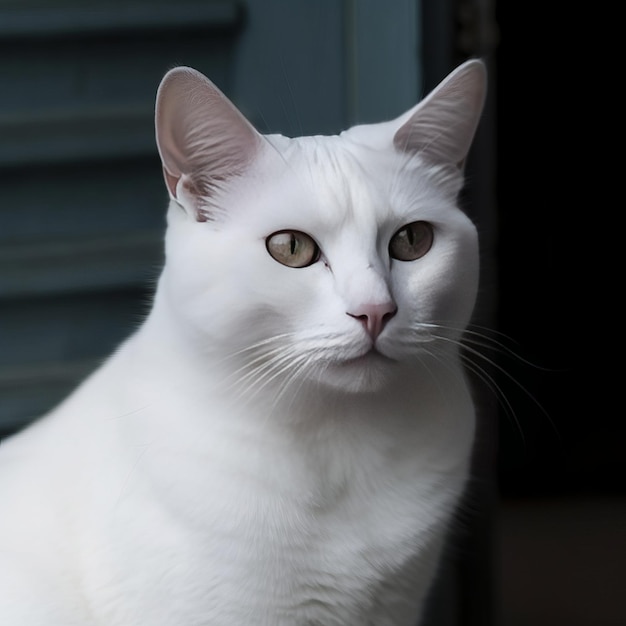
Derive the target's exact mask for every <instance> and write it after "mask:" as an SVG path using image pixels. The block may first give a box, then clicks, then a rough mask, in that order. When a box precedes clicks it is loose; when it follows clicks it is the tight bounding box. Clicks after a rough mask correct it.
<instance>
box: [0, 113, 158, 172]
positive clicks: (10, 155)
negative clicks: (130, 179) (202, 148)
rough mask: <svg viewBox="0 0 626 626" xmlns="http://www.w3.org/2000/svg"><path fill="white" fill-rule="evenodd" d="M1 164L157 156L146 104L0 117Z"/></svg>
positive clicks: (150, 115)
mask: <svg viewBox="0 0 626 626" xmlns="http://www.w3.org/2000/svg"><path fill="white" fill-rule="evenodd" d="M0 137H1V138H2V140H1V141H0V167H1V166H6V165H12V166H14V165H25V164H28V165H31V164H36V163H41V162H50V161H52V162H59V161H67V160H81V159H84V158H91V159H93V158H110V157H125V156H143V155H147V154H151V153H155V154H156V144H155V141H154V122H153V111H152V109H149V108H146V107H136V108H130V107H126V108H114V107H110V108H107V109H102V110H72V109H66V110H62V111H50V112H46V113H36V114H19V113H13V114H3V115H0Z"/></svg>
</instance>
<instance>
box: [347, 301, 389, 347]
mask: <svg viewBox="0 0 626 626" xmlns="http://www.w3.org/2000/svg"><path fill="white" fill-rule="evenodd" d="M397 312H398V307H397V306H396V305H395V303H394V302H385V303H383V304H366V305H363V306H362V307H360V310H359V312H358V313H348V315H349V316H350V317H353V318H354V319H357V320H359V322H361V323H362V324H363V326H364V327H365V330H366V331H367V333H368V334H369V336H370V337H371V338H372V340H373V341H376V339H377V337H378V335H380V333H382V332H383V328H385V326H386V324H387V322H388V321H389V320H390V319H391V318H392V317H393V316H394V315H395V314H396V313H397Z"/></svg>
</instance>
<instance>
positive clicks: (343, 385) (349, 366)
mask: <svg viewBox="0 0 626 626" xmlns="http://www.w3.org/2000/svg"><path fill="white" fill-rule="evenodd" d="M398 366H399V364H398V362H397V361H395V360H393V359H391V358H389V357H387V356H385V355H383V354H381V353H380V352H378V351H377V350H370V351H369V352H367V353H365V354H362V355H360V356H357V357H353V358H349V359H345V360H342V361H337V362H333V363H330V364H328V365H327V367H326V368H325V369H324V371H323V372H322V374H321V375H320V377H319V381H320V383H322V384H324V385H327V386H330V387H332V388H333V389H336V390H341V391H347V392H349V393H368V392H369V393H372V392H376V391H380V390H381V389H384V388H385V387H386V386H388V385H389V384H390V383H391V381H392V380H394V378H395V377H396V375H397V368H398Z"/></svg>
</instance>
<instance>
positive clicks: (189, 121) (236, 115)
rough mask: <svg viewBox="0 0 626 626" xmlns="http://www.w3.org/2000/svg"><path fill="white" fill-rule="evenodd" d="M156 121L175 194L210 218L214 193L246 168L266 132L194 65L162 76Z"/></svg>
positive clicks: (200, 218)
mask: <svg viewBox="0 0 626 626" xmlns="http://www.w3.org/2000/svg"><path fill="white" fill-rule="evenodd" d="M155 125H156V140H157V146H158V149H159V154H160V156H161V162H162V164H163V174H164V177H165V184H166V185H167V189H168V191H169V193H170V195H171V196H172V198H174V199H176V200H177V202H178V203H179V204H181V205H183V207H185V208H188V209H191V210H193V211H194V212H195V217H196V219H197V220H198V221H206V219H207V218H208V217H209V215H208V212H210V210H209V209H207V207H208V206H209V205H210V198H211V196H212V195H213V194H214V193H215V191H216V189H217V188H219V186H220V185H221V184H223V183H224V181H227V180H228V179H230V178H231V177H233V176H236V175H238V174H241V173H242V172H243V171H244V170H245V169H246V167H247V166H248V165H249V164H250V162H251V161H252V160H253V159H254V157H255V155H256V154H257V151H258V150H259V146H260V144H261V142H262V136H261V135H260V133H258V132H257V131H256V130H255V129H254V127H253V126H252V125H251V124H250V122H248V120H247V119H246V118H245V117H244V116H243V115H242V114H241V113H240V112H239V110H238V109H237V108H236V107H235V105H234V104H232V102H231V101H230V100H229V99H228V98H227V97H226V96H225V95H224V94H223V93H222V92H221V91H220V90H219V89H218V88H217V87H216V86H215V85H214V84H213V83H212V82H211V81H210V80H209V79H208V78H206V76H204V75H203V74H201V73H200V72H198V71H196V70H194V69H192V68H189V67H176V68H174V69H172V70H170V71H169V72H168V73H167V74H166V75H165V76H164V77H163V80H162V81H161V84H160V86H159V89H158V92H157V97H156V114H155ZM188 205H191V206H188Z"/></svg>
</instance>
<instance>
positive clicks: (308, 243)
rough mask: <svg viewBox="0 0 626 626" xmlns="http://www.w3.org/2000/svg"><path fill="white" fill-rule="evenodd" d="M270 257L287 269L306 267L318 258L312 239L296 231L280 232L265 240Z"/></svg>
mask: <svg viewBox="0 0 626 626" xmlns="http://www.w3.org/2000/svg"><path fill="white" fill-rule="evenodd" d="M265 246H266V247H267V251H268V252H269V253H270V255H271V257H272V258H273V259H275V260H276V261H278V262H279V263H282V264H283V265H286V266H287V267H307V266H308V265H311V264H312V263H315V262H316V261H317V260H318V259H319V258H320V249H319V246H318V245H317V244H316V243H315V241H314V240H313V238H312V237H310V236H309V235H307V234H306V233H302V232H300V231H298V230H281V231H278V232H277V233H274V234H272V235H270V236H269V237H268V238H267V239H266V240H265Z"/></svg>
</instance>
